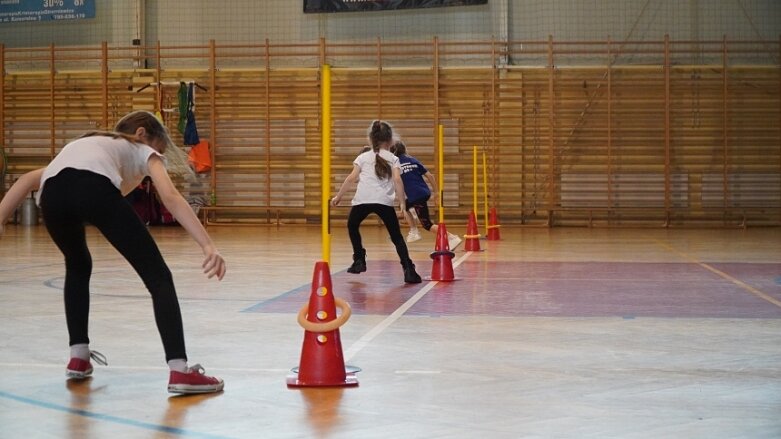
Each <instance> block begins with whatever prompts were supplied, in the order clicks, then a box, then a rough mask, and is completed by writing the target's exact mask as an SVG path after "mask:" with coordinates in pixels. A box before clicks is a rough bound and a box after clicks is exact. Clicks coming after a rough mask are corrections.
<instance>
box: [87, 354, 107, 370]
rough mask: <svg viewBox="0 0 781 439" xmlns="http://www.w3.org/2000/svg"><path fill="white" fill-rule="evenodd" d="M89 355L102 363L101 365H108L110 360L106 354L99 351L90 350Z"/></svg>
mask: <svg viewBox="0 0 781 439" xmlns="http://www.w3.org/2000/svg"><path fill="white" fill-rule="evenodd" d="M89 357H90V358H92V359H93V360H95V362H96V363H98V364H100V365H101V366H108V361H107V360H106V356H105V355H103V354H101V353H100V352H98V351H89Z"/></svg>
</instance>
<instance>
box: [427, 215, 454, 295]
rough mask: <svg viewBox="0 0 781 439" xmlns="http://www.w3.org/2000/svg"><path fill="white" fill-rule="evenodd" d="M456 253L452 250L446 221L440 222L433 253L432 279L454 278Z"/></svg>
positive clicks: (446, 279) (444, 279)
mask: <svg viewBox="0 0 781 439" xmlns="http://www.w3.org/2000/svg"><path fill="white" fill-rule="evenodd" d="M455 255H456V254H455V253H453V252H452V251H450V244H449V243H448V240H447V228H446V227H445V223H439V226H437V240H436V241H435V242H434V251H433V252H432V253H431V259H433V260H434V263H433V264H432V265H431V280H438V281H452V280H454V275H453V256H455Z"/></svg>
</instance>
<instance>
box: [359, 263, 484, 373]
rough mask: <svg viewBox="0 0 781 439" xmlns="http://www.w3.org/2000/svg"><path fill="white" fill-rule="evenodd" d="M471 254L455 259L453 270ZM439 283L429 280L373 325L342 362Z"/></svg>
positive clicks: (369, 341)
mask: <svg viewBox="0 0 781 439" xmlns="http://www.w3.org/2000/svg"><path fill="white" fill-rule="evenodd" d="M470 254H472V252H466V253H465V254H464V255H463V256H461V257H460V258H458V259H456V261H455V262H453V268H456V267H458V266H459V265H461V263H462V262H464V261H465V260H466V259H467V258H468V257H469V255H470ZM439 282H441V281H438V280H431V281H429V283H427V284H426V285H424V286H423V288H421V289H420V290H418V292H417V293H415V294H414V295H413V296H412V297H410V298H409V299H407V301H406V302H404V303H402V304H401V306H399V307H398V308H396V310H395V311H393V312H392V313H391V314H390V315H389V316H388V317H386V318H385V319H383V320H382V321H381V322H380V323H378V324H377V325H375V326H374V327H373V328H372V329H370V330H369V332H367V333H365V334H364V335H363V336H361V338H359V339H358V340H357V341H356V342H355V343H353V344H352V345H351V346H350V347H349V348H348V349H347V350H345V351H344V361H350V359H352V358H353V357H354V356H355V355H356V354H358V352H360V351H361V350H363V348H365V347H366V346H368V345H369V343H371V341H372V340H374V339H375V338H376V337H377V336H378V335H380V334H381V333H382V332H383V331H384V330H385V329H387V328H388V327H389V326H390V325H392V324H393V323H395V322H396V321H397V320H398V319H400V318H401V316H403V315H404V313H406V312H407V311H409V309H410V308H412V307H413V306H414V305H415V304H416V303H418V301H419V300H420V299H422V298H423V296H425V295H426V294H427V293H428V292H429V291H431V290H432V289H433V288H434V286H436V285H437V284H438V283H439Z"/></svg>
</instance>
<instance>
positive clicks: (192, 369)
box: [187, 363, 206, 375]
mask: <svg viewBox="0 0 781 439" xmlns="http://www.w3.org/2000/svg"><path fill="white" fill-rule="evenodd" d="M187 372H188V373H190V372H198V373H199V374H201V375H206V369H204V368H203V366H201V363H196V364H193V365H192V366H190V367H188V368H187Z"/></svg>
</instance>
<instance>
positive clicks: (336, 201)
mask: <svg viewBox="0 0 781 439" xmlns="http://www.w3.org/2000/svg"><path fill="white" fill-rule="evenodd" d="M340 201H342V197H341V196H340V195H337V196H335V197H333V198H331V206H338V205H339V202H340Z"/></svg>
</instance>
